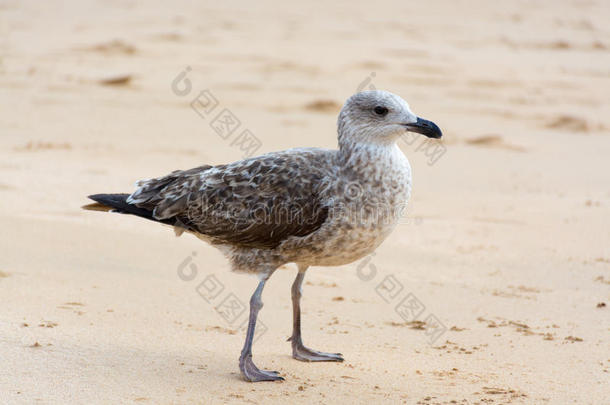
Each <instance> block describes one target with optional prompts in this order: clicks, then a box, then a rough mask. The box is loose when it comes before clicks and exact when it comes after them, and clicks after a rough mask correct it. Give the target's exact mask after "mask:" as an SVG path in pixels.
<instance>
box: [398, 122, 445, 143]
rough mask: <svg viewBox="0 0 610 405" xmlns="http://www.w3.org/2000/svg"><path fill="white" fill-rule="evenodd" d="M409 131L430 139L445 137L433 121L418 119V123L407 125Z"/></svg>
mask: <svg viewBox="0 0 610 405" xmlns="http://www.w3.org/2000/svg"><path fill="white" fill-rule="evenodd" d="M405 127H407V131H411V132H417V133H418V134H422V135H426V136H427V137H428V138H436V139H438V138H440V137H441V136H443V133H442V132H441V129H440V128H439V127H438V126H437V125H436V124H435V123H434V122H432V121H428V120H425V119H423V118H419V117H417V121H416V122H413V123H411V124H405Z"/></svg>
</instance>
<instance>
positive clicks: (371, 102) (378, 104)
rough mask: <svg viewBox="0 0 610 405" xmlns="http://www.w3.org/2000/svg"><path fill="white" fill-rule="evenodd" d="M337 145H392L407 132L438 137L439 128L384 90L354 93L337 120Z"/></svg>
mask: <svg viewBox="0 0 610 405" xmlns="http://www.w3.org/2000/svg"><path fill="white" fill-rule="evenodd" d="M337 125H338V132H339V146H341V145H343V144H345V143H350V144H352V143H356V144H362V143H369V144H378V145H379V144H392V143H394V142H395V141H396V139H397V138H398V137H399V136H400V135H402V134H404V133H405V132H406V131H412V132H417V133H420V134H423V135H425V136H427V137H429V138H440V137H441V136H442V133H441V130H440V129H439V127H437V126H436V124H434V123H433V122H431V121H427V120H424V119H422V118H419V117H417V116H416V115H415V114H413V113H412V112H411V109H410V108H409V105H408V104H407V102H406V101H404V100H403V99H402V98H400V97H399V96H397V95H396V94H392V93H390V92H388V91H383V90H371V91H363V92H360V93H356V94H354V95H353V96H351V97H350V98H348V99H347V101H346V102H345V104H344V105H343V108H342V109H341V112H340V113H339V119H338V121H337Z"/></svg>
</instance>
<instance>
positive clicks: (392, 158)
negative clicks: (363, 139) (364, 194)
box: [338, 141, 410, 178]
mask: <svg viewBox="0 0 610 405" xmlns="http://www.w3.org/2000/svg"><path fill="white" fill-rule="evenodd" d="M338 159H339V166H340V167H341V170H342V171H343V172H344V173H345V174H353V175H355V176H357V177H360V178H362V176H363V175H373V176H375V177H377V176H383V174H384V172H385V173H386V174H387V173H389V172H393V171H396V170H397V169H398V170H400V169H402V168H403V167H408V164H409V163H408V161H407V158H406V157H405V155H404V154H403V153H402V151H401V150H400V148H398V145H397V144H396V142H395V141H392V142H388V143H357V144H343V145H341V144H340V147H339V154H338ZM409 171H410V168H409Z"/></svg>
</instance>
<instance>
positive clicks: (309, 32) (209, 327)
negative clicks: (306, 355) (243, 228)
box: [0, 0, 610, 405]
mask: <svg viewBox="0 0 610 405" xmlns="http://www.w3.org/2000/svg"><path fill="white" fill-rule="evenodd" d="M609 17H610V3H609V2H605V1H602V0H590V1H550V0H548V1H540V2H534V3H532V2H525V1H514V2H489V1H482V0H480V1H479V0H477V1H469V2H466V1H447V0H444V1H428V2H386V1H380V2H375V3H370V2H357V3H354V2H339V3H330V2H310V3H308V4H307V5H302V6H299V7H297V6H290V5H288V4H284V3H282V4H279V3H275V2H270V1H264V2H260V3H257V7H256V8H252V6H251V3H249V2H243V1H238V2H227V3H216V4H213V3H209V4H206V2H186V1H178V2H161V1H149V2H145V1H135V0H134V1H124V2H121V1H115V0H113V1H75V0H70V1H63V2H36V1H21V0H19V1H17V0H1V1H0V302H1V304H2V305H1V309H0V364H1V365H0V403H3V404H21V403H24V404H25V403H50V404H55V403H57V404H65V403H138V404H140V403H141V404H169V403H172V404H182V403H184V404H186V403H201V404H223V403H227V404H241V403H260V404H263V403H264V404H275V403H295V404H301V403H302V404H310V403H320V404H329V403H346V402H349V403H355V404H361V403H362V404H373V403H374V404H377V403H403V404H489V403H493V404H507V403H515V404H520V403H523V404H544V403H548V404H596V405H597V404H603V403H608V398H609V397H610V333H609V332H610V164H609V158H608V156H610V114H609V112H610V29H609V28H608V18H609ZM373 88H377V89H384V90H389V91H391V92H393V93H396V94H398V95H400V96H402V97H403V98H404V99H406V100H407V101H408V102H409V104H410V106H411V108H412V109H413V111H414V112H416V113H417V114H418V115H420V116H422V117H425V118H427V119H430V120H433V121H434V122H436V123H437V124H438V125H439V126H440V127H441V128H442V129H443V132H444V137H443V140H442V141H441V142H437V141H426V140H425V139H424V138H423V137H419V136H418V137H416V136H412V135H409V136H405V137H404V138H403V139H402V140H401V141H400V142H399V145H400V147H401V149H402V150H403V151H404V153H405V155H406V156H407V157H408V158H409V160H410V162H411V166H412V168H413V193H412V199H411V201H410V203H409V207H408V209H407V214H406V217H405V218H404V219H403V220H402V221H401V224H400V225H399V226H398V227H397V228H396V230H395V231H394V233H393V234H392V235H391V236H390V237H389V238H388V240H386V241H385V242H384V243H383V245H381V247H380V248H379V249H378V250H377V251H376V253H375V254H374V255H371V256H369V257H366V258H365V259H363V260H362V261H359V262H356V263H353V264H351V265H347V266H342V267H336V268H331V267H328V268H322V267H318V268H312V269H311V270H310V271H308V273H307V277H306V283H305V286H304V295H303V303H302V305H303V330H304V339H305V342H306V343H307V344H308V345H310V346H311V347H314V348H316V349H320V350H325V351H330V352H341V353H343V355H344V357H345V362H343V363H303V362H298V361H296V360H294V359H292V357H291V349H290V343H289V342H286V339H287V338H288V337H289V336H290V334H291V327H292V311H291V301H290V285H291V283H292V280H293V279H294V276H295V274H296V268H295V266H294V265H287V266H285V268H282V269H280V270H278V271H277V272H276V274H274V276H273V277H272V278H271V279H270V281H269V283H268V285H267V287H266V289H265V292H264V296H263V300H264V302H265V307H264V308H263V309H262V311H261V314H260V318H259V319H260V320H261V322H262V327H259V330H258V332H259V334H258V335H257V341H256V344H255V346H254V354H255V357H256V361H257V364H259V365H260V366H261V367H264V368H267V369H272V370H278V371H279V372H280V373H281V374H282V375H283V376H284V377H285V378H286V381H283V382H273V383H257V384H251V383H247V382H245V381H243V380H242V379H241V376H240V374H239V369H238V363H237V360H238V356H239V352H240V350H241V346H242V344H243V338H244V329H243V323H244V322H245V320H246V319H247V310H246V306H247V303H248V300H249V297H250V295H251V294H252V291H253V290H254V288H255V286H256V284H257V280H256V278H255V277H252V276H247V275H242V274H235V273H232V272H231V271H230V270H229V265H228V264H227V262H226V260H225V259H224V257H223V256H222V255H221V253H219V252H218V251H217V250H216V249H214V248H212V247H210V246H208V245H206V244H204V243H202V242H201V241H199V240H198V239H196V238H195V237H193V236H192V235H184V236H182V237H180V238H176V237H175V236H174V232H173V231H172V229H171V228H169V227H165V226H159V225H157V224H154V223H152V222H150V221H145V220H142V219H139V218H135V217H129V216H124V215H118V214H114V215H110V214H107V213H100V212H91V211H83V210H81V208H80V207H81V206H82V205H84V204H87V203H88V200H87V198H86V196H87V195H89V194H94V193H103V192H127V193H130V192H131V191H132V190H133V185H134V183H135V181H136V180H138V179H143V178H149V177H156V176H161V175H164V174H167V173H169V172H170V171H172V170H176V169H188V168H191V167H196V166H199V165H202V164H221V163H228V162H232V161H235V160H238V159H242V158H243V157H245V156H250V155H258V154H262V153H266V152H270V151H276V150H282V149H287V148H292V147H298V146H318V147H326V148H335V147H336V145H337V144H336V118H337V114H338V112H339V110H340V108H341V105H342V104H343V102H344V101H345V99H346V98H347V97H349V96H350V95H352V94H353V93H355V92H356V91H358V90H364V89H373ZM202 100H208V101H209V100H215V102H216V103H217V105H218V109H219V110H220V109H226V110H227V111H228V112H229V113H230V114H232V116H233V117H234V118H235V119H236V120H237V121H238V122H239V126H238V127H236V129H235V132H234V133H232V134H231V135H230V136H227V137H223V136H219V134H217V133H216V131H215V130H214V124H213V119H214V114H211V113H210V114H209V113H208V112H206V110H205V108H204V107H205V103H203V104H202ZM198 103H199V104H198ZM202 106H203V107H202ZM244 131H246V132H244ZM244 133H245V135H244ZM210 280H212V281H210ZM210 283H211V284H210ZM210 285H212V286H213V288H212V287H210ZM212 290H214V291H213V292H212ZM229 302H233V303H234V304H235V303H236V305H237V307H236V309H235V311H233V312H230V313H229V312H226V311H224V309H223V308H224V307H225V305H226V304H227V303H229ZM240 304H241V306H242V307H243V308H242V307H240Z"/></svg>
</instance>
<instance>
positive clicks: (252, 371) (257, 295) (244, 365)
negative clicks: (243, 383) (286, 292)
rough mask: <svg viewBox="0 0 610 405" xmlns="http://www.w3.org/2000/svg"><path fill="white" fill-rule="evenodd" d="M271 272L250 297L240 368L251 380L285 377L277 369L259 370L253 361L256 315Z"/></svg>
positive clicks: (246, 377) (261, 305)
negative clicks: (248, 316)
mask: <svg viewBox="0 0 610 405" xmlns="http://www.w3.org/2000/svg"><path fill="white" fill-rule="evenodd" d="M271 273H272V272H271ZM271 273H269V274H267V275H265V276H264V278H262V279H261V281H260V283H258V287H256V290H254V294H252V298H250V318H249V319H248V330H247V332H246V342H245V343H244V348H243V349H242V351H241V356H239V369H240V370H241V373H242V375H243V376H244V378H245V379H246V380H247V381H251V382H256V381H275V380H283V379H284V378H282V377H280V376H279V373H278V372H277V371H266V370H259V369H258V367H256V365H255V364H254V362H253V361H252V341H253V340H254V329H255V328H256V317H257V316H258V311H260V309H261V308H262V307H263V301H262V300H261V295H262V293H263V288H264V287H265V282H266V281H267V280H268V279H269V277H270V276H271Z"/></svg>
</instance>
